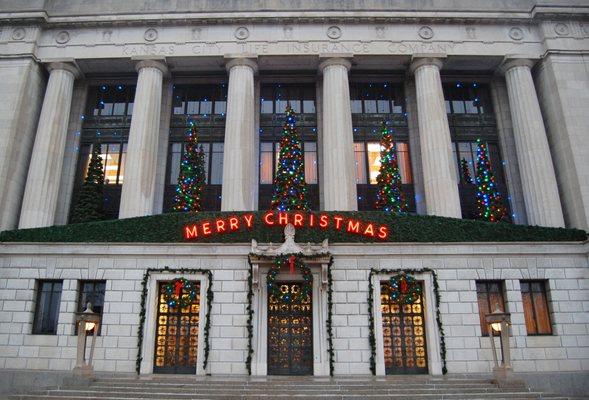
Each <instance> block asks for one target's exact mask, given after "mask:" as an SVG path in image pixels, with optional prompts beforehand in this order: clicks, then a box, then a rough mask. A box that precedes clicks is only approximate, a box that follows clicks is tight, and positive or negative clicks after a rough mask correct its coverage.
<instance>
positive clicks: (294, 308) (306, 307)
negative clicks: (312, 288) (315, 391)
mask: <svg viewBox="0 0 589 400" xmlns="http://www.w3.org/2000/svg"><path fill="white" fill-rule="evenodd" d="M278 286H279V287H280V291H281V292H282V293H283V294H286V295H290V297H296V296H295V294H296V293H300V292H301V289H302V282H280V283H278ZM311 297H312V295H311V294H309V295H308V296H307V297H306V298H304V299H302V300H301V301H300V302H286V301H284V300H283V299H281V298H276V296H274V295H272V294H269V295H268V374H269V375H313V325H312V321H313V302H312V298H311Z"/></svg>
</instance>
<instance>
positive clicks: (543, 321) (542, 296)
mask: <svg viewBox="0 0 589 400" xmlns="http://www.w3.org/2000/svg"><path fill="white" fill-rule="evenodd" d="M520 286H521V292H522V301H523V304H524V318H525V320H526V331H527V332H528V335H551V334H552V324H551V323H550V312H549V310H548V298H547V296H546V281H520Z"/></svg>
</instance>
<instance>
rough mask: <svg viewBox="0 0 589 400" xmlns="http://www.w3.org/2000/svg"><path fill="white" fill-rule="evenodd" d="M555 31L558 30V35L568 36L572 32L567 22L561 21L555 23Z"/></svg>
mask: <svg viewBox="0 0 589 400" xmlns="http://www.w3.org/2000/svg"><path fill="white" fill-rule="evenodd" d="M554 32H556V34H557V35H558V36H568V35H569V34H570V33H571V30H570V28H569V26H568V25H567V24H565V23H562V22H559V23H558V24H556V25H554Z"/></svg>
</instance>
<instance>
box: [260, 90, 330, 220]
mask: <svg viewBox="0 0 589 400" xmlns="http://www.w3.org/2000/svg"><path fill="white" fill-rule="evenodd" d="M288 104H290V106H291V107H292V109H293V111H294V112H295V113H296V114H297V115H296V119H297V123H296V127H297V130H298V133H299V137H300V139H301V141H302V147H303V152H304V162H305V182H306V184H307V196H308V201H309V204H310V205H311V208H312V209H318V208H319V188H318V179H317V176H318V174H317V116H316V110H315V84H314V83H298V84H281V83H266V84H263V85H262V86H261V90H260V132H259V133H260V171H259V172H260V187H259V199H258V208H259V209H260V210H263V209H267V208H269V207H270V203H271V201H272V194H273V192H274V177H275V176H276V169H277V165H278V159H279V156H280V139H281V137H282V128H283V126H284V122H285V120H286V114H285V111H286V107H287V105H288Z"/></svg>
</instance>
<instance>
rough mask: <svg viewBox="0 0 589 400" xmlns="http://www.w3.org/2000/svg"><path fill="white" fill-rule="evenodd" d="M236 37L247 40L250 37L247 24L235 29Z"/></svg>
mask: <svg viewBox="0 0 589 400" xmlns="http://www.w3.org/2000/svg"><path fill="white" fill-rule="evenodd" d="M234 35H235V38H236V39H239V40H245V39H247V38H248V37H250V31H249V29H247V28H246V27H245V26H240V27H239V28H237V29H236V30H235V33H234Z"/></svg>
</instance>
